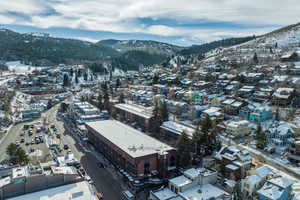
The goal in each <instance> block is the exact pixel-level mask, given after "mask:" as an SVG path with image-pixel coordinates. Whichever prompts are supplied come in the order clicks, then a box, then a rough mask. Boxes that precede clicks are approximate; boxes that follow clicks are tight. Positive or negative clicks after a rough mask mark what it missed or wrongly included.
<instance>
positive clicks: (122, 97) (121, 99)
mask: <svg viewBox="0 0 300 200" xmlns="http://www.w3.org/2000/svg"><path fill="white" fill-rule="evenodd" d="M119 103H125V99H124V94H123V93H121V94H120V96H119Z"/></svg>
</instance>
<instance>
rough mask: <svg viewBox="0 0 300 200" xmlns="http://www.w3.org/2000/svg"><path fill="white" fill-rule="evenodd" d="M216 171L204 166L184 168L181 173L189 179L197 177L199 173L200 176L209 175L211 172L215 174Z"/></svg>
mask: <svg viewBox="0 0 300 200" xmlns="http://www.w3.org/2000/svg"><path fill="white" fill-rule="evenodd" d="M215 173H216V172H215V171H212V170H209V169H206V168H191V169H188V170H185V171H184V172H183V174H184V175H185V176H187V177H189V178H191V179H193V180H194V179H195V178H197V177H198V176H199V175H202V176H209V175H212V174H215Z"/></svg>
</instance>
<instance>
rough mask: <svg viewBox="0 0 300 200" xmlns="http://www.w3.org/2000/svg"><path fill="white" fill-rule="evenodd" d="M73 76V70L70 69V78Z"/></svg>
mask: <svg viewBox="0 0 300 200" xmlns="http://www.w3.org/2000/svg"><path fill="white" fill-rule="evenodd" d="M73 74H74V70H73V68H71V69H70V77H73Z"/></svg>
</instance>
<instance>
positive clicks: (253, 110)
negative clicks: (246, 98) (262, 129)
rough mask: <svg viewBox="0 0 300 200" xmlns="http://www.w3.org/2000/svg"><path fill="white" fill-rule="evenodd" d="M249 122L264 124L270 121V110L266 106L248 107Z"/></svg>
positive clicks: (271, 114)
mask: <svg viewBox="0 0 300 200" xmlns="http://www.w3.org/2000/svg"><path fill="white" fill-rule="evenodd" d="M249 108H250V112H249V118H248V119H249V120H250V121H252V122H264V121H266V120H268V119H272V116H273V113H272V108H271V107H269V106H266V105H260V104H253V105H250V106H249Z"/></svg>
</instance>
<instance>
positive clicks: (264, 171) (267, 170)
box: [255, 165, 272, 178]
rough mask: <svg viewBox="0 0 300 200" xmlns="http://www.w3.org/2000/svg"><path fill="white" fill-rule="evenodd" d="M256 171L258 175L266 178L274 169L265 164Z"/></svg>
mask: <svg viewBox="0 0 300 200" xmlns="http://www.w3.org/2000/svg"><path fill="white" fill-rule="evenodd" d="M255 172H256V174H257V175H258V176H260V177H262V178H265V177H266V176H268V175H269V174H271V173H272V170H271V169H270V168H269V167H268V166H266V165H263V166H261V167H259V168H257V169H256V170H255Z"/></svg>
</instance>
